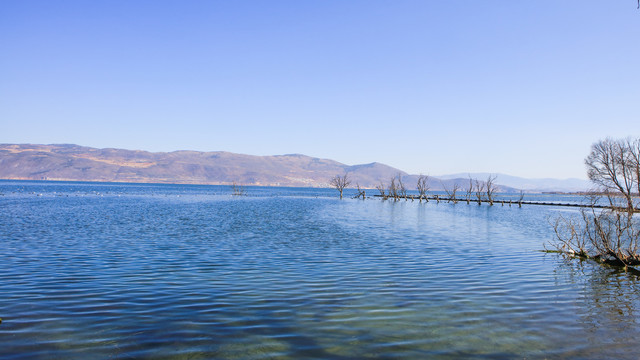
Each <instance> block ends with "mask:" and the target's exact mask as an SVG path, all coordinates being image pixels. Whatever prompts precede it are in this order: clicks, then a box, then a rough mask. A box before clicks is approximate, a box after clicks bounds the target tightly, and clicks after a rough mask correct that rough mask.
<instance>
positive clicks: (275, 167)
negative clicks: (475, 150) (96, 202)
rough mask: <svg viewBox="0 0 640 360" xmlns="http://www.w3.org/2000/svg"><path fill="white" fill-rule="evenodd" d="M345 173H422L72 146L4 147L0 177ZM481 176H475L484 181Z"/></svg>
mask: <svg viewBox="0 0 640 360" xmlns="http://www.w3.org/2000/svg"><path fill="white" fill-rule="evenodd" d="M344 173H348V174H349V177H350V179H351V180H352V186H355V185H356V184H359V185H360V186H361V187H364V188H375V187H376V186H377V185H379V184H381V183H383V184H384V185H385V186H387V185H388V184H389V182H390V180H391V178H392V177H394V176H396V175H398V174H400V175H402V179H403V182H404V183H405V185H406V187H407V189H409V190H414V189H415V187H416V183H417V179H418V175H409V174H407V173H406V172H404V171H401V170H399V169H396V168H393V167H391V166H388V165H385V164H381V163H378V162H373V163H369V164H358V165H346V164H342V163H340V162H337V161H334V160H330V159H320V158H315V157H310V156H306V155H302V154H287V155H274V156H255V155H246V154H236V153H230V152H225V151H213V152H199V151H189V150H179V151H173V152H148V151H142V150H125V149H114V148H106V149H97V148H91V147H85V146H79V145H73V144H57V145H39V144H0V179H14V180H69V181H103V182H146V183H183V184H213V185H225V184H231V183H233V182H236V183H238V184H243V185H261V186H305V187H328V186H329V184H328V183H329V181H330V179H331V178H333V177H334V176H335V175H340V174H344ZM458 175H460V176H455V175H451V176H445V177H442V178H435V177H430V178H429V186H430V188H431V190H442V189H443V188H444V187H446V188H448V189H452V188H453V186H454V184H458V185H459V186H460V187H461V190H459V192H460V193H462V192H464V189H466V188H467V187H468V182H469V181H468V175H467V174H458ZM480 175H482V174H477V176H476V175H474V174H472V177H477V178H478V179H480V180H484V179H485V178H486V176H484V175H482V176H480ZM509 178H511V177H509V176H507V175H500V176H499V177H498V181H497V183H498V184H500V187H499V190H500V191H515V189H517V188H519V187H518V186H513V184H511V183H508V182H507V183H505V182H502V180H503V179H507V180H509ZM519 179H521V178H519ZM523 180H528V179H523ZM525 190H530V189H528V188H525ZM556 190H557V189H556Z"/></svg>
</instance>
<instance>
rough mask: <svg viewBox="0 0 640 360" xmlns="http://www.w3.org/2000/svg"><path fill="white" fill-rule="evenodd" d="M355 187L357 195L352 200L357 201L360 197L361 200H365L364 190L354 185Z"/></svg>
mask: <svg viewBox="0 0 640 360" xmlns="http://www.w3.org/2000/svg"><path fill="white" fill-rule="evenodd" d="M356 187H357V188H358V195H356V196H354V197H353V198H354V199H358V198H360V197H362V200H365V199H366V198H367V193H366V192H365V190H364V189H361V188H360V184H358V183H356Z"/></svg>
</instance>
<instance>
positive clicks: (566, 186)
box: [438, 173, 592, 192]
mask: <svg viewBox="0 0 640 360" xmlns="http://www.w3.org/2000/svg"><path fill="white" fill-rule="evenodd" d="M489 175H495V176H497V180H496V182H497V183H498V184H501V185H504V186H508V187H512V188H516V189H522V190H525V191H532V192H545V191H564V192H577V191H588V190H589V189H590V188H591V187H592V184H591V182H590V181H588V180H584V179H576V178H569V179H552V178H539V179H528V178H522V177H518V176H512V175H506V174H489V173H470V174H467V173H458V174H450V175H438V178H439V179H459V178H467V179H468V178H469V176H471V177H472V178H478V179H481V180H484V179H486V178H487V177H488V176H489Z"/></svg>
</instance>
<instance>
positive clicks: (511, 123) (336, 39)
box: [0, 0, 640, 178]
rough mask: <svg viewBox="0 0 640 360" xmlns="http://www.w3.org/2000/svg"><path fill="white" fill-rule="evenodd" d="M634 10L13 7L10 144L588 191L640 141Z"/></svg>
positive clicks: (1, 119) (8, 11) (3, 136)
mask: <svg viewBox="0 0 640 360" xmlns="http://www.w3.org/2000/svg"><path fill="white" fill-rule="evenodd" d="M636 7H637V2H636V0H562V1H559V0H535V1H531V0H528V1H525V0H483V1H469V0H446V1H441V0H437V1H436V0H431V1H430V0H416V1H404V0H392V1H391V0H388V1H375V0H363V1H349V0H339V1H331V0H322V1H320V0H316V1H312V0H309V1H306V0H305V1H299V0H291V1H276V0H269V1H264V0H256V1H242V0H238V1H222V0H220V1H215V0H209V1H159V0H152V1H134V0H131V1H129V0H127V1H117V0H109V1H100V0H96V1H67V0H60V1H50V0H47V1H32V0H15V1H13V0H3V1H0V143H44V144H51V143H74V144H79V145H85V146H92V147H100V148H102V147H115V148H126V149H141V150H149V151H173V150H198V151H218V150H224V151H230V152H237V153H244V154H253V155H277V154H288V153H301V154H306V155H310V156H315V157H321V158H330V159H334V160H337V161H340V162H343V163H346V164H350V165H353V164H360V163H369V162H373V161H378V162H382V163H385V164H388V165H391V166H394V167H397V168H400V169H402V170H404V171H407V172H409V173H424V174H430V175H439V174H447V173H458V172H501V173H507V174H511V175H516V176H524V177H555V178H567V177H580V178H585V177H586V175H585V168H584V164H583V160H584V158H585V157H586V156H587V154H588V152H589V148H590V145H591V144H592V143H593V142H595V141H597V140H599V139H601V138H604V137H607V136H612V137H627V136H634V137H637V136H640V10H637V9H636Z"/></svg>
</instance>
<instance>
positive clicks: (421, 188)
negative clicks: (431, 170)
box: [418, 175, 429, 202]
mask: <svg viewBox="0 0 640 360" xmlns="http://www.w3.org/2000/svg"><path fill="white" fill-rule="evenodd" d="M428 181H429V177H428V176H425V175H420V176H419V177H418V194H420V195H419V197H420V202H422V199H423V198H424V199H425V200H426V201H427V202H429V199H428V197H427V191H429V185H428Z"/></svg>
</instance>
